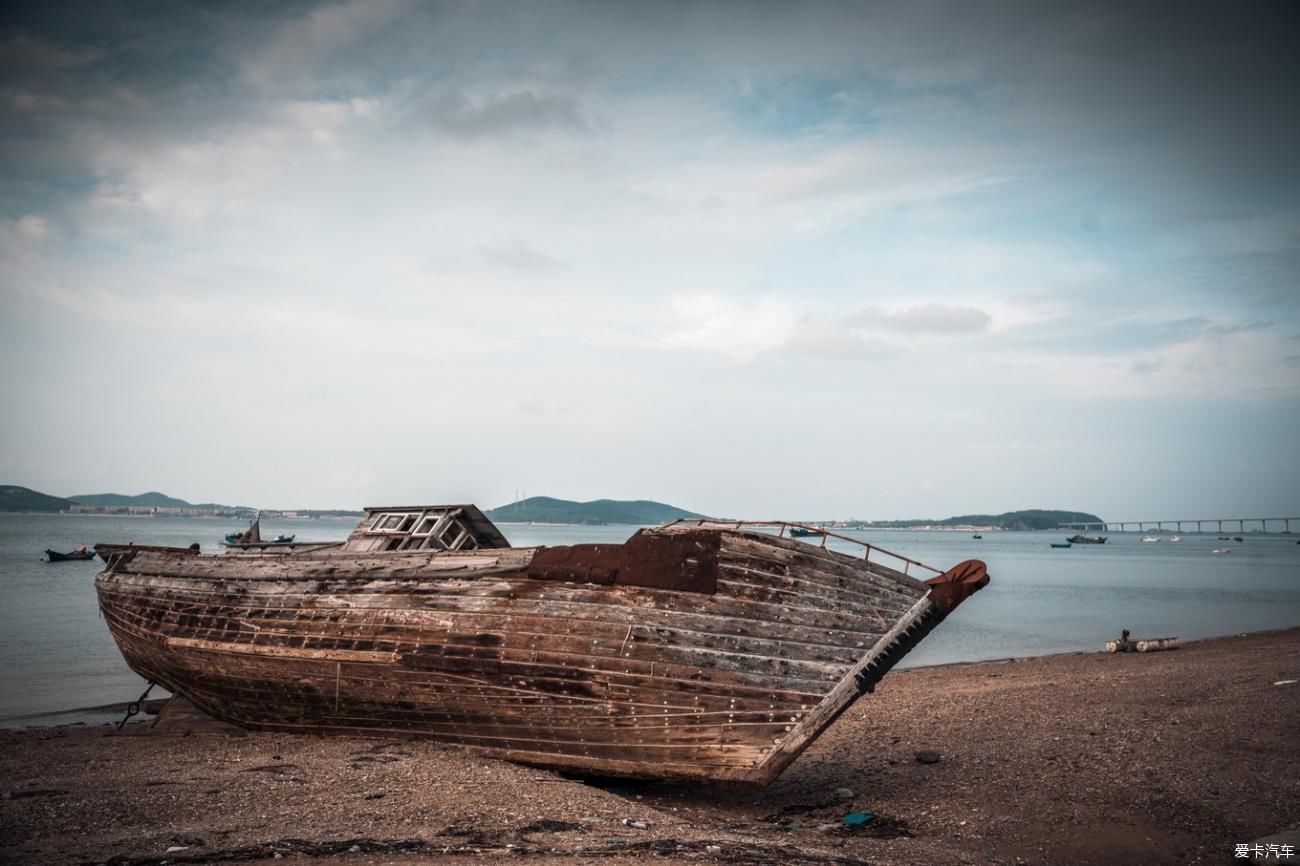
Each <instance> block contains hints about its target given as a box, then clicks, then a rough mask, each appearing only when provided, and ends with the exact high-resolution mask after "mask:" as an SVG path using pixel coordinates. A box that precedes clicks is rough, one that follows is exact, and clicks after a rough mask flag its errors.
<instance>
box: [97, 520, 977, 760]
mask: <svg viewBox="0 0 1300 866" xmlns="http://www.w3.org/2000/svg"><path fill="white" fill-rule="evenodd" d="M788 528H789V527H788V525H787V524H783V523H752V522H729V523H717V522H710V521H708V520H691V521H679V522H675V523H671V524H667V525H665V526H661V527H659V528H656V529H643V530H640V531H638V532H637V533H636V534H635V535H633V536H632V537H631V538H630V539H629V540H628V541H627V542H625V543H623V544H574V545H568V546H562V547H529V548H512V547H510V546H509V543H508V542H507V541H506V539H505V538H504V537H503V536H502V535H501V533H500V532H499V531H497V529H496V527H495V526H493V525H492V523H491V521H489V520H488V519H487V518H486V517H484V516H483V514H482V513H481V512H479V510H478V509H477V508H474V507H473V506H469V505H463V506H430V507H423V506H421V507H409V508H407V507H403V508H391V507H390V508H368V509H366V515H365V517H364V518H363V519H362V520H361V522H360V523H359V525H358V526H357V528H356V529H355V530H354V531H353V532H352V534H351V535H350V536H349V538H348V540H347V541H346V542H344V543H343V544H342V545H335V546H332V547H328V548H316V549H309V550H298V551H286V552H284V553H282V554H279V555H275V556H271V555H267V554H265V553H245V552H235V551H231V552H227V553H225V554H222V555H215V556H214V555H202V554H198V553H195V552H194V551H192V550H188V549H183V548H182V549H176V550H159V549H156V548H134V549H132V548H126V549H122V550H120V551H119V552H116V553H114V554H112V555H110V557H109V562H108V565H107V567H106V569H105V570H104V571H103V572H102V573H101V574H100V575H99V576H98V578H97V579H96V589H97V591H98V594H99V604H100V609H101V610H102V612H103V615H104V619H105V621H106V622H107V624H108V627H109V629H110V631H111V632H112V634H113V637H114V639H115V640H116V641H117V644H118V646H119V647H120V649H121V651H122V654H123V655H124V656H125V658H126V660H127V663H128V664H130V666H131V667H132V668H133V669H134V670H135V671H136V672H137V673H139V674H140V675H141V676H143V677H145V678H146V679H148V680H150V681H155V682H157V683H159V684H161V685H164V686H166V687H167V688H168V689H170V690H171V691H172V692H174V693H176V694H180V695H183V696H185V697H186V698H188V699H189V700H191V701H192V702H193V703H194V704H196V705H197V706H198V707H200V708H201V709H203V710H204V711H206V712H208V713H209V714H211V715H212V716H214V717H216V718H218V719H222V720H225V721H228V722H233V723H235V724H238V725H242V726H245V727H248V728H254V729H263V730H276V731H292V732H319V733H330V732H333V733H343V734H353V735H418V736H427V737H432V738H436V739H438V740H442V741H445V742H448V743H455V744H459V745H462V746H466V747H469V748H471V749H474V750H476V751H479V752H481V753H485V754H487V755H491V756H495V757H500V758H506V759H509V760H514V761H519V762H522V763H529V764H536V765H540V766H546V767H552V768H558V769H568V770H576V771H583V772H592V773H598V774H601V775H625V776H637V777H650V778H676V779H701V780H702V779H720V780H722V779H725V780H747V781H755V782H768V781H771V780H772V779H774V778H775V777H776V776H777V775H778V774H779V773H780V772H781V771H782V770H783V769H784V768H785V767H786V766H787V765H788V764H789V763H790V762H791V761H792V760H794V759H795V757H797V756H798V755H799V754H800V753H801V752H802V751H803V750H804V749H805V748H806V747H807V746H808V744H809V743H811V742H812V741H813V740H814V739H815V738H816V737H817V736H818V734H819V733H821V731H822V730H823V729H825V727H826V726H827V725H829V724H830V723H831V722H832V721H834V720H835V718H836V717H838V716H839V715H840V713H842V712H843V711H844V710H845V709H847V708H848V707H849V706H850V705H851V704H852V703H853V702H854V701H855V700H856V699H857V698H858V697H859V696H861V695H863V694H865V693H867V692H869V691H872V690H873V689H874V687H875V684H876V683H877V682H878V681H879V679H880V678H881V676H883V675H884V673H885V672H886V671H888V670H889V669H890V668H891V667H893V665H894V664H895V663H896V662H897V661H898V660H899V659H900V658H902V657H903V655H904V654H905V653H907V652H908V650H910V649H911V648H912V647H913V646H914V645H915V644H916V643H917V642H918V641H919V640H920V639H921V638H922V637H924V636H925V635H926V634H927V633H928V632H929V631H930V630H931V629H933V628H934V627H935V626H936V625H937V624H938V623H939V622H941V621H942V620H943V619H944V617H946V616H947V615H948V614H949V613H950V612H951V611H952V610H953V609H954V608H955V607H956V606H957V605H958V604H959V603H960V602H961V601H962V600H963V599H965V598H966V597H968V596H969V595H970V594H972V593H974V592H975V591H976V590H978V589H979V588H980V587H982V586H984V585H985V584H986V583H987V582H988V575H987V573H986V571H985V567H984V564H983V563H981V562H978V561H974V560H970V561H966V562H963V563H961V564H959V565H957V566H955V567H953V568H952V569H949V570H948V571H946V572H939V571H938V570H937V569H933V568H930V567H928V566H924V565H922V564H920V563H918V562H915V561H913V560H910V559H907V558H905V557H902V556H897V555H894V554H890V553H888V552H887V551H884V550H881V549H880V548H876V547H874V546H872V545H869V544H866V543H864V542H861V541H857V540H854V539H851V538H847V537H845V536H840V535H834V534H833V533H832V535H834V538H835V539H837V541H838V542H839V543H843V544H845V545H852V546H853V549H854V550H856V551H857V554H856V555H849V554H845V553H841V552H838V551H836V550H831V549H828V548H827V547H826V546H825V543H823V544H822V545H811V544H807V543H805V542H798V541H793V540H791V539H789V538H786V537H784V534H785V531H786V530H787V529H788ZM777 531H779V532H780V533H781V535H780V536H778V535H776V534H774V533H775V532H777ZM918 576H919V577H922V578H928V579H926V580H921V579H918Z"/></svg>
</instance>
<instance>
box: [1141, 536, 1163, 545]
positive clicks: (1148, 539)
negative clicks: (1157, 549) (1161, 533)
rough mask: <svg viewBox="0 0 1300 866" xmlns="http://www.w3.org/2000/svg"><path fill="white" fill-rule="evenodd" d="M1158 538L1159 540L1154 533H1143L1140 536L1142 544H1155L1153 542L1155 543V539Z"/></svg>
mask: <svg viewBox="0 0 1300 866" xmlns="http://www.w3.org/2000/svg"><path fill="white" fill-rule="evenodd" d="M1159 540H1160V539H1158V538H1156V537H1155V536H1154V535H1144V536H1142V543H1143V544H1155V543H1156V542H1157V541H1159Z"/></svg>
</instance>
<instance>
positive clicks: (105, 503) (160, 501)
mask: <svg viewBox="0 0 1300 866" xmlns="http://www.w3.org/2000/svg"><path fill="white" fill-rule="evenodd" d="M68 498H69V499H71V500H72V501H73V502H77V503H80V504H81V505H98V506H100V507H110V508H120V507H124V506H135V507H137V508H192V507H194V506H193V505H192V504H191V503H189V502H186V501H185V500H184V499H177V498H176V497H175V496H168V495H167V494H165V493H159V492H158V491H156V490H151V491H149V492H148V493H139V494H136V495H135V496H128V495H126V494H123V493H81V494H78V495H76V496H70V497H68Z"/></svg>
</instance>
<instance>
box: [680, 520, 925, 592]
mask: <svg viewBox="0 0 1300 866" xmlns="http://www.w3.org/2000/svg"><path fill="white" fill-rule="evenodd" d="M679 524H680V525H695V526H709V527H718V528H722V529H745V528H749V527H754V528H758V527H766V528H777V533H776V537H777V538H786V537H787V536H786V531H787V530H792V529H801V530H804V531H805V532H806V533H807V534H808V536H809V537H811V536H815V535H820V536H821V539H822V542H821V544H820V545H818V546H820V547H822V548H826V541H827V539H830V538H836V539H839V540H840V541H846V542H848V543H849V544H856V545H858V546H859V547H861V548H863V554H862V558H863V559H864V560H865V561H867V562H871V561H872V559H871V554H872V553H877V554H880V555H881V556H888V557H890V558H892V559H894V560H896V561H898V562H901V563H902V564H903V567H902V568H901V569H899V568H897V567H895V566H891V565H888V564H887V563H882V562H879V561H878V560H877V561H876V564H877V565H884V566H885V567H887V568H893V569H894V570H895V571H902V572H903V574H906V575H908V576H909V577H910V576H911V574H910V569H911V567H912V566H916V567H917V568H923V569H925V570H926V571H928V572H931V573H933V574H936V575H938V574H943V572H942V571H941V570H940V569H937V568H935V567H934V566H931V565H926V564H925V563H924V562H919V561H917V560H915V559H910V558H908V557H906V556H903V555H902V554H901V553H894V552H893V551H892V550H886V549H885V548H883V547H878V546H876V545H874V544H872V543H870V542H868V541H863V540H862V539H860V538H853V537H852V536H849V535H844V534H842V533H839V532H832V531H831V530H829V529H826V528H825V527H822V526H810V525H809V524H806V523H795V522H794V521H790V520H718V519H716V518H711V517H679V518H677V519H676V520H673V521H670V522H668V523H665V524H664V525H663V526H661V527H660V528H661V529H666V528H668V527H669V526H677V525H679ZM789 537H790V538H791V539H793V538H795V537H796V536H795V535H794V534H793V533H792V534H791V535H790V536H789ZM807 543H809V542H805V544H807Z"/></svg>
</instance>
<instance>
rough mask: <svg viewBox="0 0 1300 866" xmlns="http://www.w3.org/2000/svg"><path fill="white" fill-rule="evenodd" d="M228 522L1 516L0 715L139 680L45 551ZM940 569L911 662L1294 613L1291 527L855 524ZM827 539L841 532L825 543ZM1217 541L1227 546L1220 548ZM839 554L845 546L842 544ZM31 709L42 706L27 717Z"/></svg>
mask: <svg viewBox="0 0 1300 866" xmlns="http://www.w3.org/2000/svg"><path fill="white" fill-rule="evenodd" d="M353 525H354V521H352V520H283V521H275V520H264V521H263V522H262V534H263V536H264V537H272V536H274V535H276V534H278V533H282V532H283V533H286V534H294V535H297V536H298V538H299V540H322V541H328V540H340V539H343V538H345V537H346V536H347V534H348V533H349V532H350V531H351V530H352V526H353ZM242 528H243V526H241V525H239V524H238V523H236V522H232V521H228V520H205V519H184V518H165V517H157V518H148V517H90V516H81V515H35V514H8V515H4V514H0V725H5V726H13V725H23V724H49V723H52V722H54V721H66V720H67V718H68V717H66V716H65V717H57V716H45V717H44V718H39V716H42V715H44V714H52V713H57V712H60V711H64V710H71V709H75V708H82V707H95V706H100V705H104V704H113V703H120V702H123V701H128V700H133V699H134V698H136V697H138V696H139V694H140V692H141V691H142V690H143V689H144V685H145V684H144V682H143V681H142V680H141V679H140V678H139V677H138V676H136V675H135V674H134V673H132V672H131V670H130V669H129V668H127V666H126V664H125V663H124V662H123V661H122V657H121V655H120V654H119V653H118V651H117V647H116V646H115V645H114V643H113V640H112V638H111V637H110V636H109V634H108V629H107V628H106V627H105V625H104V623H103V621H102V620H101V619H100V617H99V611H98V608H97V606H96V601H95V591H94V577H95V574H96V573H97V572H98V571H99V570H100V567H101V566H102V563H101V562H99V560H95V561H92V562H66V563H47V562H44V561H42V560H43V557H44V553H43V552H44V550H45V549H46V548H47V547H48V548H52V549H54V550H60V551H67V550H71V549H72V548H74V547H76V546H77V545H79V544H85V545H91V544H94V543H95V542H97V541H107V542H132V541H133V542H135V543H137V544H166V545H179V546H186V545H189V544H190V543H192V542H198V543H199V544H201V545H202V546H203V550H204V552H212V553H216V552H218V551H219V550H220V548H219V546H218V542H219V541H220V540H221V537H222V535H224V534H225V533H227V532H233V531H236V530H238V529H242ZM501 529H502V531H503V532H504V533H505V534H506V537H507V538H509V539H510V542H511V543H512V544H514V545H516V546H527V545H534V544H566V543H573V542H582V541H622V540H624V539H625V538H627V536H628V535H630V534H631V533H632V532H634V531H635V530H636V527H631V526H543V525H535V524H529V525H524V524H503V525H502V526H501ZM850 534H852V535H855V536H856V537H859V538H862V539H863V540H865V541H870V542H872V543H874V544H877V545H879V546H881V547H884V548H886V549H888V550H892V551H894V552H897V553H900V554H903V555H904V556H907V557H910V558H912V559H916V560H919V561H921V562H924V563H927V564H929V565H932V566H935V567H937V568H948V567H949V566H951V565H954V564H955V563H957V562H959V561H961V560H963V559H971V558H978V559H983V560H984V561H985V562H986V563H988V567H989V573H990V574H991V575H992V583H991V584H990V585H989V586H988V587H987V588H986V589H984V590H983V591H981V592H980V593H978V594H977V595H976V596H974V597H973V598H972V599H971V600H969V601H967V602H966V603H965V604H963V605H962V606H961V608H960V609H958V610H957V612H956V613H955V614H953V616H952V617H950V618H949V619H948V620H947V621H946V622H944V624H943V625H941V626H940V627H939V628H938V629H937V630H936V631H935V632H934V633H933V634H931V635H930V637H928V638H926V640H925V641H924V642H923V643H922V644H921V645H920V646H919V647H918V648H917V649H916V650H914V651H913V652H912V653H911V654H910V655H909V656H908V657H907V659H906V661H905V662H904V663H903V664H904V666H916V665H927V664H939V663H943V662H952V661H973V660H978V659H992V658H1004V657H1007V656H1024V655H1039V654H1044V653H1053V652H1062V651H1069V650H1094V649H1100V648H1101V646H1102V644H1103V643H1104V642H1105V641H1106V640H1107V639H1109V638H1111V637H1118V635H1119V631H1120V629H1122V628H1128V629H1130V630H1131V631H1132V632H1133V634H1134V635H1135V636H1139V637H1143V636H1145V637H1162V636H1168V635H1173V636H1177V637H1180V638H1184V639H1188V638H1198V637H1210V636H1213V635H1225V634H1235V633H1239V632H1246V631H1258V630H1262V629H1275V628H1285V627H1290V626H1300V545H1297V544H1296V537H1295V536H1260V535H1245V536H1243V537H1244V538H1245V541H1244V542H1242V543H1236V542H1232V541H1219V540H1217V537H1216V535H1203V536H1198V535H1187V536H1184V540H1183V541H1182V542H1178V543H1173V542H1170V541H1168V539H1167V538H1166V539H1164V540H1162V541H1160V542H1159V543H1157V544H1144V543H1142V542H1141V540H1140V538H1141V536H1139V535H1134V534H1127V535H1119V534H1113V535H1111V536H1110V541H1109V543H1107V544H1104V545H1084V546H1079V545H1076V546H1074V547H1072V548H1070V549H1068V550H1057V549H1052V548H1050V547H1049V546H1048V544H1049V542H1051V541H1059V540H1061V539H1062V538H1063V534H1061V533H1055V532H1054V533H1044V532H985V533H983V535H984V538H983V540H981V541H977V540H974V539H972V538H971V537H970V534H969V533H962V532H906V531H872V532H861V533H850ZM831 546H832V547H839V546H840V544H839V543H836V542H833V543H832V545H831ZM1216 547H1230V548H1232V553H1231V554H1230V555H1227V556H1214V555H1212V554H1211V552H1210V551H1211V550H1212V549H1213V548H1216ZM843 549H845V550H846V552H851V549H850V546H848V545H844V548H843ZM31 716H38V718H30V717H31Z"/></svg>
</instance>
